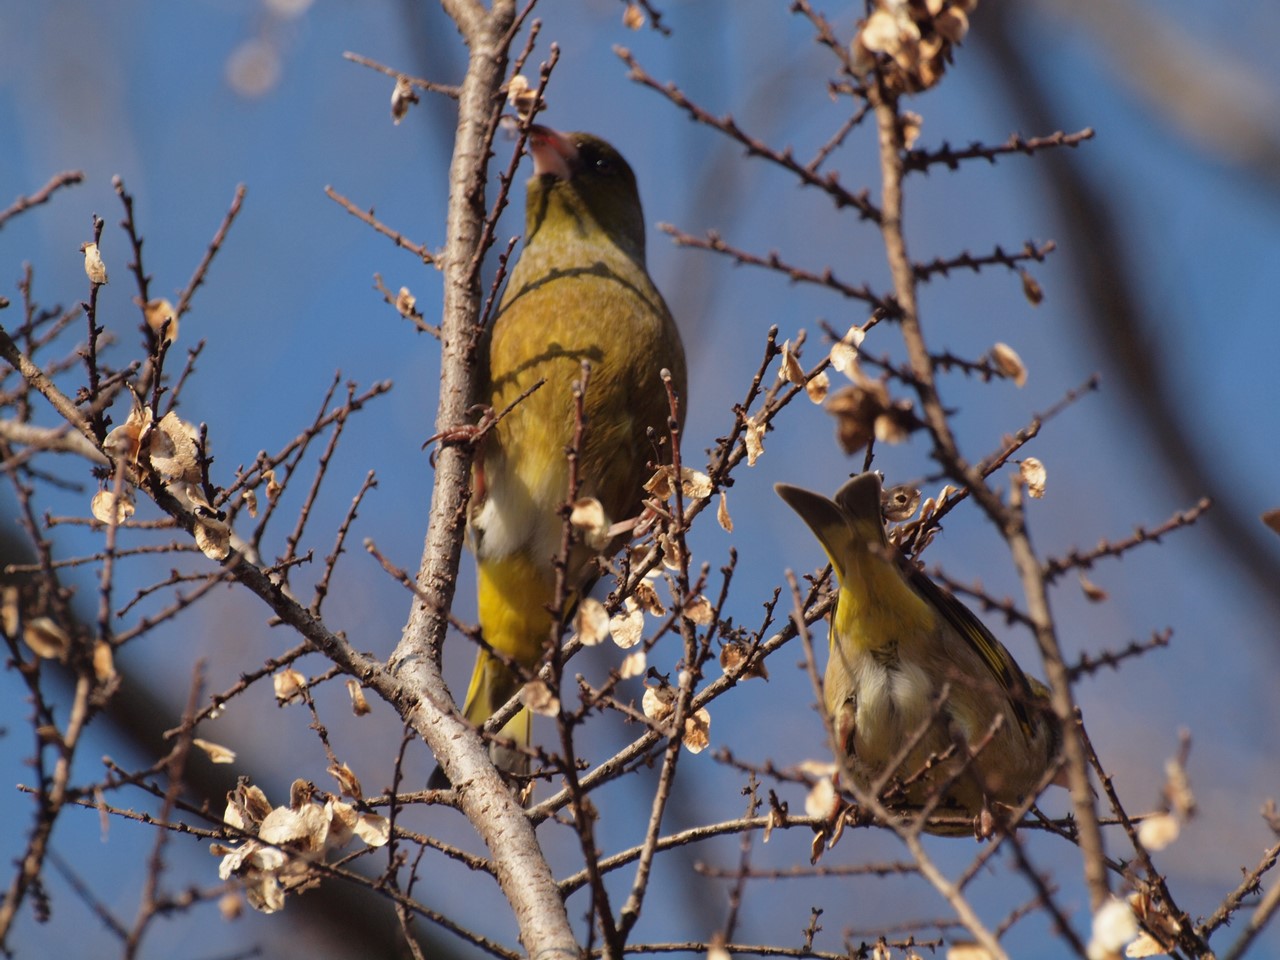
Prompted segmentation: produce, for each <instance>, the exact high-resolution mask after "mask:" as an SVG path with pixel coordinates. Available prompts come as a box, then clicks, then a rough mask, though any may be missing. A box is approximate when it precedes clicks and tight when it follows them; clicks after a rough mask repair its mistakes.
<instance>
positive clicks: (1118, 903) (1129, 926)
mask: <svg viewBox="0 0 1280 960" xmlns="http://www.w3.org/2000/svg"><path fill="white" fill-rule="evenodd" d="M1139 932H1140V931H1139V929H1138V920H1137V918H1136V917H1135V916H1134V915H1133V910H1132V909H1131V908H1130V906H1129V904H1128V903H1126V902H1125V901H1124V900H1120V899H1118V898H1116V897H1110V898H1109V899H1108V900H1107V902H1106V903H1104V904H1103V905H1102V906H1101V907H1099V908H1098V912H1097V913H1095V914H1094V915H1093V936H1092V938H1090V940H1089V947H1088V951H1087V953H1088V956H1089V957H1090V960H1093V958H1094V957H1095V956H1096V957H1104V956H1106V955H1107V954H1114V953H1119V952H1120V951H1121V950H1122V949H1124V947H1125V945H1126V944H1128V943H1129V942H1130V941H1131V940H1135V939H1137V936H1138V933H1139Z"/></svg>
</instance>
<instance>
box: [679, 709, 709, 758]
mask: <svg viewBox="0 0 1280 960" xmlns="http://www.w3.org/2000/svg"><path fill="white" fill-rule="evenodd" d="M683 742H684V748H685V749H686V750H688V751H689V752H690V753H701V752H702V751H703V750H705V749H707V746H708V745H709V744H710V743H711V714H709V713H708V712H707V708H706V707H702V708H700V709H698V710H695V711H694V713H693V716H691V717H685V718H684V738H683Z"/></svg>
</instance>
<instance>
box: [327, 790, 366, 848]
mask: <svg viewBox="0 0 1280 960" xmlns="http://www.w3.org/2000/svg"><path fill="white" fill-rule="evenodd" d="M324 810H325V813H326V814H328V816H329V836H328V839H327V840H326V843H327V845H328V848H329V849H330V850H338V849H341V848H342V847H345V846H346V845H347V844H348V843H349V842H350V840H351V838H352V837H354V836H355V835H356V821H357V820H358V819H360V811H359V810H357V809H356V808H355V807H353V806H352V805H351V804H349V803H347V802H346V801H345V800H337V799H333V798H330V799H329V800H327V801H325V805H324Z"/></svg>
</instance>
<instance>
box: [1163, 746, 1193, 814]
mask: <svg viewBox="0 0 1280 960" xmlns="http://www.w3.org/2000/svg"><path fill="white" fill-rule="evenodd" d="M1164 775H1165V784H1164V793H1165V796H1166V797H1168V798H1169V803H1170V805H1171V806H1172V807H1173V810H1174V812H1175V813H1177V814H1179V815H1180V816H1181V817H1183V818H1184V819H1188V820H1189V819H1191V818H1192V817H1193V816H1195V813H1196V798H1195V795H1194V794H1193V793H1192V792H1191V784H1190V783H1189V782H1188V781H1187V768H1186V767H1184V766H1183V765H1182V763H1181V761H1180V760H1179V759H1178V758H1177V757H1174V758H1172V759H1170V760H1166V761H1165V765H1164Z"/></svg>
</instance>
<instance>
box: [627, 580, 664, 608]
mask: <svg viewBox="0 0 1280 960" xmlns="http://www.w3.org/2000/svg"><path fill="white" fill-rule="evenodd" d="M631 595H632V596H633V597H634V598H635V601H636V604H637V605H638V606H639V607H640V609H641V610H643V611H644V612H645V613H647V614H649V616H651V617H660V616H662V615H663V614H664V613H666V612H667V608H666V607H664V606H663V605H662V600H661V598H660V597H659V596H658V591H657V590H655V589H654V588H653V584H652V583H650V582H649V581H648V580H641V581H640V582H639V583H637V584H636V588H635V590H634V591H632V594H631Z"/></svg>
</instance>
